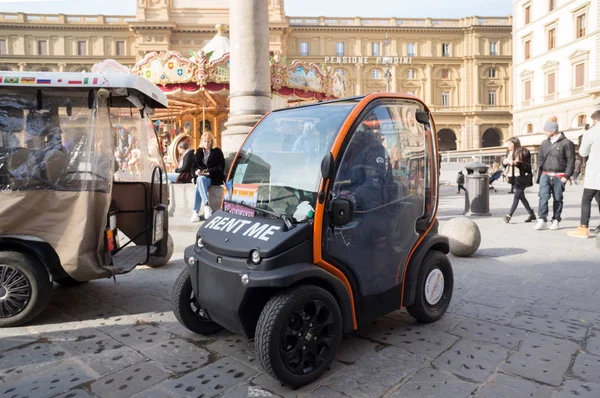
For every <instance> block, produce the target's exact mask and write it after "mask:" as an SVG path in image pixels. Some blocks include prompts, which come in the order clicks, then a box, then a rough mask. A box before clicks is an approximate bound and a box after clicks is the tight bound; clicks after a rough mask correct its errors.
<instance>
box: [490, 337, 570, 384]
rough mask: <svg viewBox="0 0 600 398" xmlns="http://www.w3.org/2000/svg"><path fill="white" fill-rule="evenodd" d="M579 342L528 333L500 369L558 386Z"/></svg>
mask: <svg viewBox="0 0 600 398" xmlns="http://www.w3.org/2000/svg"><path fill="white" fill-rule="evenodd" d="M578 349H579V346H578V345H577V344H576V343H573V342H572V341H569V340H565V339H558V338H554V337H550V336H544V335H540V334H536V333H532V334H530V335H529V336H528V337H527V338H526V339H525V340H523V342H522V343H521V346H520V348H519V350H518V351H517V352H515V353H514V354H512V355H511V356H510V357H509V358H508V359H507V360H506V363H504V364H503V365H502V369H503V370H504V371H505V372H507V373H511V374H515V375H519V376H522V377H525V378H527V379H531V380H537V381H540V382H543V383H547V384H551V385H555V386H558V385H560V383H562V381H563V374H564V373H565V372H566V371H567V369H568V367H569V364H570V363H571V358H572V356H573V354H575V352H577V350H578Z"/></svg>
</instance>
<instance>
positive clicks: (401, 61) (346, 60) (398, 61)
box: [323, 57, 412, 65]
mask: <svg viewBox="0 0 600 398" xmlns="http://www.w3.org/2000/svg"><path fill="white" fill-rule="evenodd" d="M323 62H324V63H325V64H337V65H342V64H353V65H356V64H372V65H385V64H391V65H409V64H411V63H412V57H325V58H324V59H323Z"/></svg>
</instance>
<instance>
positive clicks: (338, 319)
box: [255, 285, 342, 387]
mask: <svg viewBox="0 0 600 398" xmlns="http://www.w3.org/2000/svg"><path fill="white" fill-rule="evenodd" d="M341 339H342V315H341V312H340V308H339V306H338V304H337V301H336V300H335V298H334V297H333V296H332V295H331V293H329V292H328V291H327V290H325V289H322V288H320V287H317V286H307V285H301V286H297V287H293V288H291V289H288V290H286V291H283V292H281V293H279V294H277V295H275V296H273V297H272V298H271V299H270V300H269V301H268V302H267V304H266V305H265V307H264V309H263V310H262V312H261V314H260V317H259V319H258V324H257V326H256V333H255V347H256V354H257V357H258V358H259V359H260V361H261V363H262V365H263V368H264V369H265V370H266V371H267V373H269V374H270V375H271V376H272V377H274V378H276V379H279V381H281V382H282V383H284V384H287V385H288V386H290V387H300V386H303V385H306V384H309V383H311V382H313V381H315V380H317V379H318V378H319V377H320V376H321V375H322V374H323V372H325V371H326V370H327V369H328V368H329V365H331V362H332V361H333V358H334V357H335V353H336V351H337V349H338V347H339V345H340V341H341Z"/></svg>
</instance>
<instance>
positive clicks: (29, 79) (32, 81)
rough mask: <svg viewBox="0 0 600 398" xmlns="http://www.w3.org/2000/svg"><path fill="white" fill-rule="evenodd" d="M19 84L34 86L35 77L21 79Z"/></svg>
mask: <svg viewBox="0 0 600 398" xmlns="http://www.w3.org/2000/svg"><path fill="white" fill-rule="evenodd" d="M21 83H22V84H35V77H22V78H21Z"/></svg>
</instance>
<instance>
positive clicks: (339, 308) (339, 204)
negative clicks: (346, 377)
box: [173, 93, 453, 387]
mask: <svg viewBox="0 0 600 398" xmlns="http://www.w3.org/2000/svg"><path fill="white" fill-rule="evenodd" d="M438 162H439V157H438V150H437V137H436V133H435V126H434V122H433V120H432V119H431V115H430V113H429V111H428V108H427V107H426V106H425V104H424V103H423V102H421V101H420V100H419V99H417V98H415V97H413V96H408V95H398V94H383V93H377V94H371V95H368V96H365V97H358V98H348V99H343V100H336V101H330V102H322V103H317V104H312V105H307V106H300V107H295V108H288V109H282V110H277V111H273V112H271V113H270V114H268V115H267V116H266V117H264V118H263V119H262V120H261V121H260V122H259V123H258V124H257V125H256V126H255V127H254V129H253V130H252V132H251V133H250V134H249V136H248V137H247V139H246V141H245V143H244V144H243V146H242V147H241V149H240V151H239V153H238V154H237V156H236V158H235V160H234V161H233V164H232V167H231V170H230V174H229V177H228V181H227V186H226V187H227V194H226V195H225V200H224V202H223V206H222V210H221V211H218V212H216V213H214V214H213V215H212V217H210V218H209V219H208V220H206V221H205V223H204V224H203V225H202V227H201V228H200V229H199V231H198V233H197V237H196V242H195V244H194V245H193V246H190V247H188V248H187V249H186V251H185V262H186V263H187V267H186V268H185V269H184V270H183V272H182V273H181V275H180V276H179V278H178V279H177V282H176V284H175V287H174V291H173V307H174V312H175V315H176V316H177V318H178V320H179V321H180V322H181V323H182V324H183V325H185V326H186V327H187V328H188V329H190V330H192V331H194V332H197V333H201V334H211V333H215V332H217V331H219V330H221V329H222V328H226V329H228V330H230V331H232V332H234V333H238V334H241V335H244V336H246V337H248V338H250V339H252V338H254V339H255V345H256V353H257V356H258V358H259V359H260V361H261V362H262V365H263V367H264V369H265V370H266V371H267V372H268V373H269V374H270V375H272V376H273V377H275V378H277V379H279V380H280V381H281V382H283V383H285V384H287V385H290V386H292V387H298V386H301V385H304V384H307V383H310V382H312V381H314V380H315V379H317V378H318V377H319V376H320V375H321V374H322V373H323V372H324V371H325V370H326V369H327V367H328V366H329V365H330V363H331V361H332V360H333V358H334V356H335V353H336V350H337V349H338V346H339V344H340V341H341V339H342V335H343V334H344V333H346V332H350V331H352V330H354V329H357V328H358V327H359V326H360V325H361V324H363V323H365V322H369V321H371V320H373V319H375V318H377V317H380V316H382V315H384V314H386V313H389V312H392V311H396V310H398V309H400V308H402V307H406V308H407V310H408V312H409V313H410V314H411V315H412V316H413V317H415V318H416V319H418V320H419V321H422V322H433V321H436V320H438V319H440V317H442V315H443V314H444V313H445V311H446V309H447V308H448V305H449V304H450V300H451V297H452V290H453V273H452V267H451V265H450V262H449V260H448V258H447V256H446V255H447V253H448V251H449V244H448V240H447V238H445V237H443V236H441V235H438V233H437V219H436V213H437V206H438V170H439V163H438Z"/></svg>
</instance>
